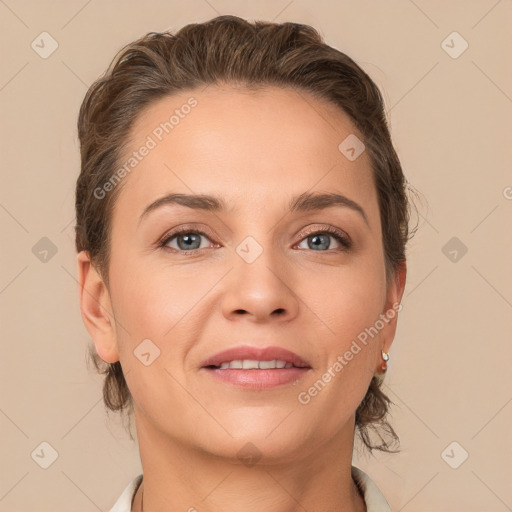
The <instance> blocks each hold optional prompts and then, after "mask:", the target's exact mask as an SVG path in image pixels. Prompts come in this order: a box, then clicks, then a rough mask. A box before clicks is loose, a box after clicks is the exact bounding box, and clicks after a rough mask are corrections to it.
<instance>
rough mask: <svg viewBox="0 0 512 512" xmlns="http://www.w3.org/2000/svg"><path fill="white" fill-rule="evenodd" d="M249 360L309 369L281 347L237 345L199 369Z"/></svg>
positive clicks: (302, 360) (289, 351) (212, 358)
mask: <svg viewBox="0 0 512 512" xmlns="http://www.w3.org/2000/svg"><path fill="white" fill-rule="evenodd" d="M244 359H251V360H253V361H273V360H279V361H285V362H287V363H292V364H293V365H294V366H298V367H305V368H310V365H309V364H308V362H307V361H305V360H304V359H302V358H301V357H300V356H298V355H297V354H295V353H294V352H292V351H291V350H287V349H285V348H282V347H253V346H250V345H239V346H237V347H233V348H229V349H227V350H223V351H222V352H218V353H217V354H215V355H213V356H211V357H209V358H208V359H206V360H205V361H203V362H202V363H201V367H205V366H220V365H221V363H224V362H228V361H239V360H244Z"/></svg>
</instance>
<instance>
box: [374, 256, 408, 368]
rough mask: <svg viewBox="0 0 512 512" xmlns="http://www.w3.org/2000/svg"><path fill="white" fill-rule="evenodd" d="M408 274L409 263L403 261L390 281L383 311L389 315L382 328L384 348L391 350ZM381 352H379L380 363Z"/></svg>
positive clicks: (385, 350) (386, 350) (384, 349)
mask: <svg viewBox="0 0 512 512" xmlns="http://www.w3.org/2000/svg"><path fill="white" fill-rule="evenodd" d="M406 275H407V263H406V262H405V261H403V262H402V263H400V264H399V266H398V267H397V269H396V270H395V273H394V276H393V280H392V281H391V283H389V286H388V290H387V294H386V307H385V310H384V311H383V313H384V315H386V316H387V317H388V322H387V323H386V326H385V327H384V329H383V330H382V337H381V340H382V350H383V351H384V352H389V350H390V348H391V344H392V343H393V340H394V338H395V333H396V325H397V319H398V307H400V309H401V306H399V304H400V302H401V301H402V296H403V294H404V289H405V280H406ZM380 357H381V354H380V353H379V364H380Z"/></svg>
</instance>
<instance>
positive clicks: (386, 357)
mask: <svg viewBox="0 0 512 512" xmlns="http://www.w3.org/2000/svg"><path fill="white" fill-rule="evenodd" d="M388 361H389V354H388V353H387V352H384V351H382V361H381V363H380V367H379V370H378V372H377V373H376V374H375V377H376V378H377V380H379V381H383V380H384V375H385V374H386V372H387V370H388Z"/></svg>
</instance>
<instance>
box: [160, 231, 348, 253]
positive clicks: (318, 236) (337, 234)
mask: <svg viewBox="0 0 512 512" xmlns="http://www.w3.org/2000/svg"><path fill="white" fill-rule="evenodd" d="M202 237H204V238H206V239H207V240H209V241H210V242H211V239H210V235H209V234H207V233H205V232H204V231H201V230H198V229H191V228H190V227H186V226H184V227H182V228H179V229H177V230H175V231H173V232H171V233H170V234H168V235H167V236H165V237H164V239H163V240H162V241H161V242H159V244H158V245H159V246H160V247H162V248H169V249H171V250H173V251H175V252H181V253H182V254H193V253H195V252H197V251H199V250H201V249H205V248H207V247H208V245H206V246H204V245H203V246H201V239H202ZM330 238H334V239H335V240H336V241H337V243H338V245H339V247H334V248H332V247H331V243H330V240H329V239H330ZM302 240H303V241H301V244H302V243H304V241H306V242H311V243H307V247H300V245H298V246H297V247H298V248H300V249H311V250H313V251H317V252H318V251H320V252H329V250H331V251H348V250H349V249H350V248H351V246H352V241H351V240H350V237H349V236H348V235H347V234H345V233H344V232H343V231H341V230H338V229H336V228H333V227H327V228H324V229H321V230H319V229H316V230H312V231H309V232H306V234H305V238H303V239H302ZM171 243H175V245H171ZM324 249H325V250H324Z"/></svg>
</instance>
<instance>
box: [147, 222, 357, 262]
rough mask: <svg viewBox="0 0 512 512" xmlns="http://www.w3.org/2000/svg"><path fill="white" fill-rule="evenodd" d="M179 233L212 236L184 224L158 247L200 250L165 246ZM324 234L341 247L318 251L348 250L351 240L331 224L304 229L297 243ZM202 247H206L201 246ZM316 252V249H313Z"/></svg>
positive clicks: (187, 252) (179, 251)
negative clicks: (322, 227)
mask: <svg viewBox="0 0 512 512" xmlns="http://www.w3.org/2000/svg"><path fill="white" fill-rule="evenodd" d="M181 233H187V234H189V233H193V234H198V235H203V236H205V237H207V238H209V239H211V238H212V236H211V235H209V234H208V233H206V232H204V231H202V230H200V229H197V228H190V227H187V226H184V227H182V228H178V229H176V230H175V231H172V232H171V233H168V234H166V235H164V237H163V239H162V240H161V241H160V242H158V243H157V244H158V247H159V248H163V249H168V250H170V251H172V252H178V253H180V254H184V255H189V254H197V253H198V252H199V251H201V249H193V250H190V251H182V250H178V249H174V248H173V247H166V245H167V244H168V243H169V242H170V241H171V240H172V239H173V238H175V237H176V236H177V235H180V234H181ZM324 234H329V235H331V236H332V237H333V238H335V239H336V241H338V242H339V243H340V244H341V246H342V248H340V249H328V250H327V251H318V252H325V253H330V252H333V251H335V252H346V251H348V250H349V249H350V248H351V247H352V241H351V240H350V237H349V236H348V235H345V234H343V232H341V231H339V230H338V229H336V228H333V227H331V226H328V227H327V228H324V229H313V230H311V231H306V233H304V234H303V237H302V238H301V239H300V241H299V243H300V242H302V241H303V240H304V239H305V238H308V237H310V236H312V235H324ZM203 249H206V247H203ZM309 250H312V249H309ZM315 252H316V251H315Z"/></svg>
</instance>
